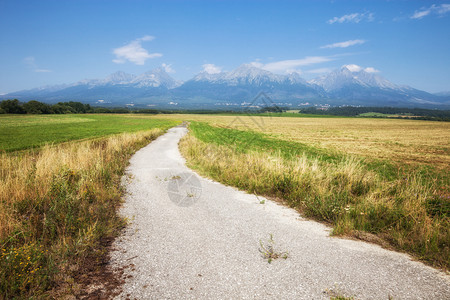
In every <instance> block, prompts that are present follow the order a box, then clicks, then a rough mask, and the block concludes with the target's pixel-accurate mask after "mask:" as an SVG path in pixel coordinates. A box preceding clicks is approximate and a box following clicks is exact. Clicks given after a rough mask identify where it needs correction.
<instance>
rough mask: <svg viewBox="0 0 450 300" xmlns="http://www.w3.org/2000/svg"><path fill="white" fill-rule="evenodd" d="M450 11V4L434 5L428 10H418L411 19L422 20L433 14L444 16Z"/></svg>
mask: <svg viewBox="0 0 450 300" xmlns="http://www.w3.org/2000/svg"><path fill="white" fill-rule="evenodd" d="M449 11H450V4H441V5H436V4H433V5H431V6H430V7H428V8H422V9H421V10H416V11H415V12H414V14H413V15H412V16H411V17H410V18H411V19H422V18H423V17H426V16H429V15H431V14H433V15H438V16H442V15H444V14H446V13H448V12H449Z"/></svg>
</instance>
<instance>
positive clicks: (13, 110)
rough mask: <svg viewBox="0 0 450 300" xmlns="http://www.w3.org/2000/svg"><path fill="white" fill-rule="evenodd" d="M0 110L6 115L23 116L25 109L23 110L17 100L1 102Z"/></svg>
mask: <svg viewBox="0 0 450 300" xmlns="http://www.w3.org/2000/svg"><path fill="white" fill-rule="evenodd" d="M0 108H2V109H3V110H4V111H5V112H6V113H7V114H24V113H26V112H25V109H23V107H22V105H21V103H20V102H19V100H17V99H14V100H3V101H2V102H1V103H0Z"/></svg>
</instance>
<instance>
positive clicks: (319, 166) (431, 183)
mask: <svg viewBox="0 0 450 300" xmlns="http://www.w3.org/2000/svg"><path fill="white" fill-rule="evenodd" d="M190 129H191V134H190V135H189V136H187V137H185V138H184V139H183V140H182V141H181V143H180V149H181V151H182V153H183V155H184V156H185V157H186V158H187V160H188V162H189V165H190V166H191V167H193V168H195V169H197V170H199V171H200V172H201V173H203V174H205V175H207V176H210V177H212V178H214V179H216V180H218V181H221V182H224V183H226V184H229V185H232V186H236V187H238V188H241V189H244V190H247V191H248V192H250V193H258V194H262V195H266V196H272V197H277V198H282V199H284V200H285V201H286V202H287V203H288V204H289V205H290V206H291V207H295V208H296V209H298V210H300V211H302V212H303V213H304V214H305V215H306V216H308V217H312V218H315V219H317V220H321V221H326V222H327V223H329V224H331V225H333V226H334V230H333V232H334V234H336V235H354V236H359V237H360V236H362V234H359V233H360V232H368V233H370V234H372V235H374V236H376V237H377V239H379V240H383V241H387V242H388V243H389V244H390V245H392V246H393V247H395V248H396V249H398V250H402V251H406V252H408V253H411V254H413V255H415V256H416V257H417V258H419V259H421V260H424V261H426V262H428V263H430V264H432V265H434V266H437V267H441V268H444V269H448V268H449V266H450V250H449V249H450V248H449V242H450V221H449V213H450V205H449V203H450V202H449V198H448V194H447V193H446V190H442V189H441V188H440V186H439V184H438V182H440V181H438V180H435V179H434V178H433V177H432V176H431V175H429V174H428V175H429V176H425V175H424V174H423V172H419V171H417V172H415V171H413V170H409V172H408V173H403V172H399V171H398V170H397V171H396V168H395V167H394V166H393V165H389V164H388V163H378V164H374V163H371V164H368V163H365V162H364V161H363V160H362V159H359V158H356V157H354V156H347V155H344V154H340V153H337V152H327V151H326V150H324V149H315V148H313V147H311V146H306V145H303V144H300V143H295V142H286V141H280V140H276V139H273V138H270V137H267V136H264V135H262V134H258V133H253V132H248V131H238V130H232V129H226V128H217V127H211V126H209V125H207V124H203V123H195V122H194V123H192V124H191V127H190ZM377 239H375V240H377Z"/></svg>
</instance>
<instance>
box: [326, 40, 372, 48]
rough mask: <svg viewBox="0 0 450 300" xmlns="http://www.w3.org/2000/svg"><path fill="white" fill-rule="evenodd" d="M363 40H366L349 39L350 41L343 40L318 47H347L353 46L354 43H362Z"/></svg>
mask: <svg viewBox="0 0 450 300" xmlns="http://www.w3.org/2000/svg"><path fill="white" fill-rule="evenodd" d="M365 42H366V41H365V40H350V41H345V42H340V43H334V44H329V45H325V46H322V47H320V49H326V48H347V47H350V46H354V45H360V44H364V43H365Z"/></svg>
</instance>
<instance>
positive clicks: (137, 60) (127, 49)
mask: <svg viewBox="0 0 450 300" xmlns="http://www.w3.org/2000/svg"><path fill="white" fill-rule="evenodd" d="M154 39H155V37H153V36H150V35H146V36H144V37H142V38H139V39H136V40H134V41H132V42H131V43H129V44H127V45H125V46H123V47H119V48H116V49H114V50H113V53H114V54H115V55H116V58H115V59H113V62H115V63H116V64H123V63H125V62H127V61H130V62H132V63H134V64H136V65H144V64H145V61H146V60H147V59H150V58H157V57H161V56H162V54H161V53H149V52H148V51H147V50H146V49H144V48H142V42H146V41H152V40H154Z"/></svg>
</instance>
